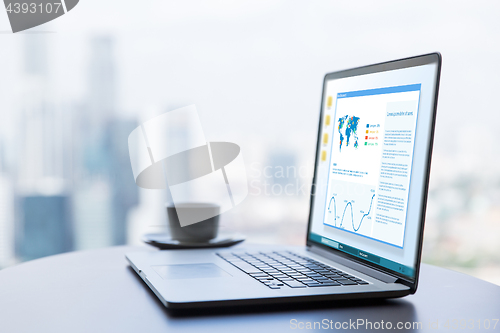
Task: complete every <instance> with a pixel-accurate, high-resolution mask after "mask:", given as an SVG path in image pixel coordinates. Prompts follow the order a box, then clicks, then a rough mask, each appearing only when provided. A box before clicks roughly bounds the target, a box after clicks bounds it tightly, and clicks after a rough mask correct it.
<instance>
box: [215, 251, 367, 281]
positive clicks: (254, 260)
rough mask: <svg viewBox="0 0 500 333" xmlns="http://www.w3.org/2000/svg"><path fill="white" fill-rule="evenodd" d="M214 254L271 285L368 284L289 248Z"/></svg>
mask: <svg viewBox="0 0 500 333" xmlns="http://www.w3.org/2000/svg"><path fill="white" fill-rule="evenodd" d="M217 255H218V256H219V257H221V258H222V259H224V260H226V261H227V262H229V263H230V264H232V265H234V266H236V267H238V268H239V269H241V270H242V271H243V272H245V273H247V274H248V275H250V276H251V277H253V278H254V279H256V280H258V281H260V282H262V283H263V284H265V285H266V286H268V287H269V288H271V289H280V288H283V287H285V286H288V287H290V288H307V287H333V286H352V285H364V284H368V282H366V281H363V280H362V279H360V278H357V277H355V276H353V275H349V274H347V273H345V272H342V271H341V270H339V269H336V268H334V267H331V266H329V265H325V264H323V263H320V262H319V261H316V260H314V259H311V258H308V257H303V256H299V255H297V254H294V253H292V252H288V251H283V252H281V251H278V252H234V253H230V252H224V253H217Z"/></svg>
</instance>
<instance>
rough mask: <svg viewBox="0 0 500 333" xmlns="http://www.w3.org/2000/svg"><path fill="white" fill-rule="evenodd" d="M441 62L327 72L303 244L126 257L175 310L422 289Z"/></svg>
mask: <svg viewBox="0 0 500 333" xmlns="http://www.w3.org/2000/svg"><path fill="white" fill-rule="evenodd" d="M440 70H441V55H440V54H439V53H432V54H426V55H421V56H416V57H411V58H406V59H400V60H395V61H389V62H384V63H379V64H374V65H369V66H363V67H358V68H353V69H348V70H342V71H338V72H333V73H329V74H326V75H325V78H324V82H323V92H322V99H321V111H320V119H319V129H318V139H317V147H316V160H315V170H314V178H313V182H312V190H311V195H310V211H309V221H308V225H307V239H306V244H305V246H283V245H275V246H273V245H262V246H259V245H257V246H256V245H253V246H248V247H245V246H239V247H236V248H234V249H231V248H229V249H193V250H170V251H155V252H150V251H143V252H135V253H129V254H127V255H126V258H127V260H128V262H129V263H130V266H131V267H132V268H133V269H134V270H135V272H136V273H137V274H138V275H139V276H140V277H141V278H142V279H143V280H144V282H145V283H146V284H147V285H148V286H149V288H151V290H152V291H153V292H154V293H155V294H156V296H157V297H158V298H159V299H160V300H161V302H162V303H163V304H164V305H165V306H166V307H168V308H172V309H187V308H201V307H214V306H233V305H256V304H263V303H267V304H269V303H294V302H314V301H329V300H340V299H368V298H394V297H402V296H406V295H409V294H413V293H415V292H416V290H417V283H418V273H419V266H420V257H421V252H422V237H423V230H424V219H425V208H426V201H427V191H428V184H429V173H430V163H431V151H432V142H433V133H434V124H435V119H436V106H437V97H438V87H439V77H440ZM283 227H286V226H283ZM304 227H305V221H304Z"/></svg>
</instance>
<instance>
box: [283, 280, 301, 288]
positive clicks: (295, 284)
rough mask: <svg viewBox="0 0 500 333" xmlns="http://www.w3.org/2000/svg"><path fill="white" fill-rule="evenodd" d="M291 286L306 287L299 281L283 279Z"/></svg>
mask: <svg viewBox="0 0 500 333" xmlns="http://www.w3.org/2000/svg"><path fill="white" fill-rule="evenodd" d="M283 282H284V283H285V284H286V285H287V286H289V287H290V288H305V287H306V286H305V285H304V284H302V283H300V282H298V281H295V280H294V281H283Z"/></svg>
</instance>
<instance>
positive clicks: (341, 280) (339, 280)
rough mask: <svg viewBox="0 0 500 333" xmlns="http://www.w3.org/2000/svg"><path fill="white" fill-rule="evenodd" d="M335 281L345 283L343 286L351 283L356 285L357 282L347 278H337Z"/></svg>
mask: <svg viewBox="0 0 500 333" xmlns="http://www.w3.org/2000/svg"><path fill="white" fill-rule="evenodd" d="M336 281H337V282H339V283H341V284H343V285H345V286H351V285H356V284H357V283H356V282H354V281H351V280H349V279H338V280H336Z"/></svg>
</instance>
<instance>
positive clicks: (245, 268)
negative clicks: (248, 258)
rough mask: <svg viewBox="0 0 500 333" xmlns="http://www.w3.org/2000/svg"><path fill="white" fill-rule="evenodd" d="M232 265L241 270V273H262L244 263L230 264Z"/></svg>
mask: <svg viewBox="0 0 500 333" xmlns="http://www.w3.org/2000/svg"><path fill="white" fill-rule="evenodd" d="M232 264H233V265H234V266H236V267H238V268H239V269H241V270H242V271H243V272H245V273H248V274H251V273H262V271H261V270H260V269H258V268H256V267H253V266H252V265H250V264H247V263H245V262H232Z"/></svg>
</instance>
